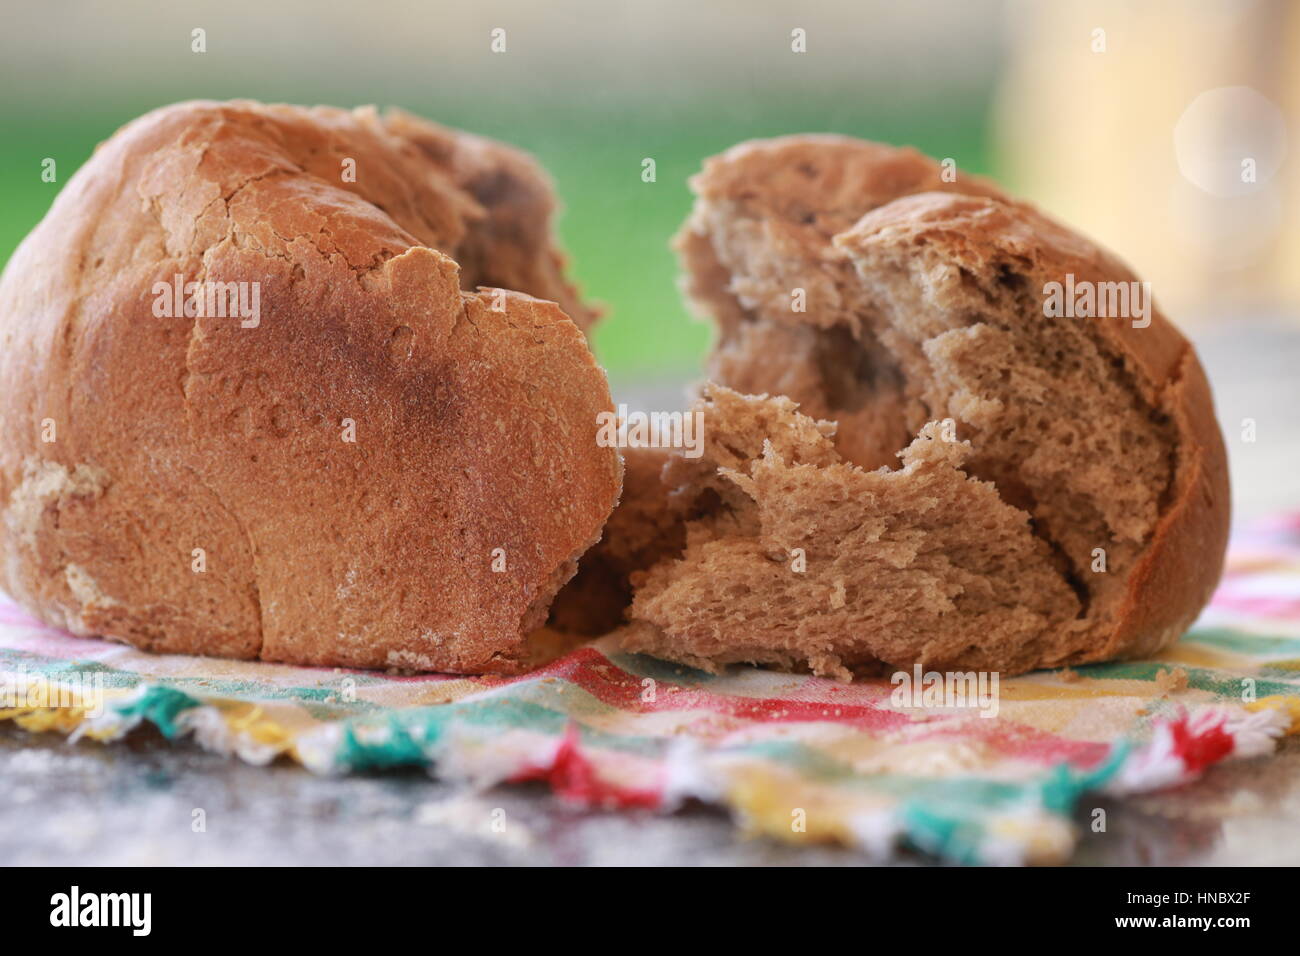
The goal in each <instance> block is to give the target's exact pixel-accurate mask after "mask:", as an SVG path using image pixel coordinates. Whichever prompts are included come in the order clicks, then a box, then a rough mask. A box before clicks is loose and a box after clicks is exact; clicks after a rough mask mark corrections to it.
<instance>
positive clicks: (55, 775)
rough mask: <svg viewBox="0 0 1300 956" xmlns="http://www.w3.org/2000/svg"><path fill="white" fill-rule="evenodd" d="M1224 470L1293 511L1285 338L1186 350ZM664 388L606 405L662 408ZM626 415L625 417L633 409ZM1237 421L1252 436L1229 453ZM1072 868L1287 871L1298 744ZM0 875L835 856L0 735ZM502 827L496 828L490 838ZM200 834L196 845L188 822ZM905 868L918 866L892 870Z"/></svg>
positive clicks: (517, 806)
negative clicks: (1200, 378) (46, 867)
mask: <svg viewBox="0 0 1300 956" xmlns="http://www.w3.org/2000/svg"><path fill="white" fill-rule="evenodd" d="M1200 346H1201V351H1202V354H1203V356H1204V358H1205V360H1206V365H1207V366H1208V369H1209V372H1210V377H1211V380H1212V381H1213V382H1214V384H1215V388H1216V396H1217V400H1218V405H1219V412H1220V418H1221V420H1222V421H1223V423H1224V427H1225V433H1226V434H1227V437H1228V445H1229V448H1230V454H1231V456H1232V463H1233V480H1234V501H1235V507H1236V511H1237V514H1238V516H1239V517H1247V518H1248V517H1251V516H1254V515H1259V514H1264V513H1269V512H1273V511H1276V510H1278V509H1281V508H1284V507H1288V506H1289V507H1295V506H1297V505H1300V493H1298V492H1297V490H1296V488H1295V484H1294V474H1295V471H1296V465H1297V464H1298V463H1300V461H1298V459H1300V455H1298V454H1297V453H1298V452H1300V423H1298V422H1297V421H1296V416H1295V409H1296V408H1300V377H1298V376H1296V375H1295V373H1294V369H1295V368H1296V367H1297V365H1298V364H1300V331H1295V330H1293V329H1289V328H1282V327H1270V326H1263V325H1253V326H1246V327H1239V328H1234V329H1232V330H1231V331H1229V332H1226V333H1223V334H1219V335H1216V336H1215V337H1213V338H1206V339H1203V340H1202V341H1201V343H1200ZM678 391H679V390H678V389H675V388H674V389H656V390H647V391H646V392H644V393H643V394H642V395H635V396H634V395H630V394H629V395H627V396H620V397H621V398H623V399H624V400H627V401H629V403H631V404H633V406H634V407H663V404H662V403H663V402H664V401H665V399H664V398H663V396H664V395H667V396H668V398H667V401H670V402H671V401H673V400H674V399H675V397H676V394H677V392H678ZM638 401H639V402H640V403H641V404H640V405H638V404H637V402H638ZM1243 418H1254V419H1255V420H1256V423H1257V432H1258V438H1257V441H1256V442H1254V443H1252V444H1246V443H1243V442H1241V441H1240V423H1241V420H1242V419H1243ZM1094 805H1096V806H1104V807H1106V808H1107V811H1108V827H1107V831H1106V832H1105V833H1103V834H1095V833H1092V832H1091V831H1090V830H1089V829H1088V828H1087V827H1086V826H1084V827H1082V828H1081V832H1082V834H1083V835H1082V838H1081V843H1080V846H1079V851H1078V853H1077V855H1076V857H1075V862H1076V863H1081V864H1098V863H1117V864H1129V865H1134V864H1189V865H1191V864H1227V865H1268V864H1300V740H1297V739H1295V738H1292V739H1289V740H1287V741H1285V742H1284V744H1283V746H1282V748H1281V750H1280V751H1279V752H1278V753H1277V754H1276V755H1274V756H1273V757H1270V758H1261V759H1257V760H1251V761H1241V762H1236V763H1230V764H1227V765H1224V766H1220V767H1217V768H1214V769H1212V770H1211V771H1210V772H1209V773H1208V774H1207V775H1206V776H1205V777H1204V778H1203V779H1202V780H1200V781H1197V782H1196V783H1194V784H1192V785H1190V786H1187V787H1184V788H1181V789H1179V790H1176V791H1171V792H1169V793H1165V794H1156V795H1149V796H1144V797H1140V798H1130V799H1128V800H1125V801H1122V802H1115V801H1110V802H1100V803H1095V804H1094V803H1093V802H1091V801H1089V804H1088V805H1087V806H1086V807H1083V808H1081V809H1080V817H1079V820H1080V822H1081V823H1086V821H1087V814H1088V812H1089V811H1091V809H1092V807H1093V806H1094ZM0 806H3V807H4V808H5V812H4V815H3V818H2V822H0V861H2V862H4V863H7V864H47V863H49V864H86V863H89V864H288V865H294V864H296V865H317V864H345V865H346V864H353V865H355V864H562V865H567V864H575V865H576V864H646V865H660V864H722V865H729V864H736V865H754V864H829V865H855V864H860V863H862V862H865V859H864V857H862V856H861V855H860V854H858V853H855V852H852V851H846V850H839V849H835V848H829V847H827V848H794V847H786V846H781V845H777V844H774V843H772V842H769V841H766V840H760V839H749V838H746V837H745V836H744V835H743V834H741V833H740V832H738V831H737V830H736V828H735V827H734V826H733V825H732V823H731V821H729V820H728V819H727V817H726V815H725V814H723V813H721V812H719V811H716V810H712V809H708V808H703V807H696V808H688V809H686V810H685V811H683V812H681V813H678V814H675V815H672V816H657V815H653V814H648V813H636V814H622V813H620V814H613V813H603V812H586V811H580V810H576V809H573V808H569V807H565V806H562V805H560V804H558V803H557V802H556V801H555V800H553V799H552V798H551V797H550V796H549V795H548V794H547V793H546V792H545V791H544V790H543V789H542V788H541V787H540V786H536V787H510V788H499V789H497V790H493V791H490V792H488V793H486V794H479V795H476V796H471V795H466V794H464V793H462V792H461V791H460V790H458V789H455V788H452V787H449V786H447V785H445V784H441V783H439V782H437V781H434V780H431V779H430V778H429V777H428V776H427V775H426V774H424V773H422V772H414V771H413V772H402V773H385V774H376V775H369V776H356V777H348V778H342V779H327V778H320V777H314V776H313V775H311V774H310V773H308V772H306V771H305V770H302V769H300V768H298V767H296V766H292V765H288V764H277V765H274V766H271V767H266V768H259V767H250V766H247V765H244V764H242V763H240V762H238V761H236V760H227V759H225V758H222V757H219V756H216V755H213V754H208V753H204V752H203V751H201V750H199V749H198V747H197V745H195V744H193V743H192V742H182V743H180V744H177V745H172V744H169V743H167V742H165V741H163V740H162V738H161V737H160V736H158V735H157V734H156V733H153V732H147V733H140V734H137V735H136V736H134V737H132V738H131V739H130V740H128V741H126V742H123V743H120V744H116V745H112V746H108V747H105V746H101V745H99V744H95V743H90V742H79V743H77V744H69V743H68V742H67V741H66V740H65V739H64V738H62V737H60V736H58V735H55V734H44V735H31V734H28V733H26V732H24V731H21V730H19V729H17V728H15V727H13V726H9V725H3V726H0ZM498 808H499V809H501V810H504V811H505V820H506V821H507V822H506V826H505V828H504V830H503V832H500V833H495V832H493V831H492V830H491V829H490V828H489V827H488V825H487V821H488V820H489V819H490V817H491V814H492V811H494V810H496V809H498ZM196 809H201V810H202V811H203V817H204V821H205V829H204V830H203V831H202V832H195V830H194V828H193V826H192V820H193V819H194V811H195V810H196ZM902 862H905V863H906V862H921V861H919V859H918V860H907V859H905V860H903V861H902Z"/></svg>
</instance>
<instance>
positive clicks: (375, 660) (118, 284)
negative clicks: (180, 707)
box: [0, 102, 622, 673]
mask: <svg viewBox="0 0 1300 956" xmlns="http://www.w3.org/2000/svg"><path fill="white" fill-rule="evenodd" d="M552 205H553V200H552V196H551V192H550V187H549V186H548V184H547V183H546V180H545V179H544V177H543V176H542V174H541V173H540V171H539V170H538V168H537V167H536V165H535V164H534V163H533V162H532V161H531V160H529V159H528V158H527V157H525V156H524V155H522V154H520V153H518V152H516V151H514V150H512V149H510V148H508V147H505V146H502V145H500V144H496V143H491V142H488V141H486V140H481V139H477V138H474V137H470V136H466V135H463V134H460V133H456V132H453V131H450V130H446V129H443V128H441V127H437V126H434V125H432V124H428V123H424V122H422V121H420V120H417V119H415V118H413V117H409V116H406V115H404V114H390V115H387V116H380V115H377V114H376V113H375V112H374V111H372V110H359V111H354V112H348V111H343V110H336V109H329V108H315V109H303V108H299V107H292V106H264V105H261V104H257V103H249V102H235V103H212V102H196V103H183V104H179V105H176V106H170V107H167V108H164V109H161V110H158V111H155V112H153V113H150V114H148V115H147V116H144V117H142V118H140V119H138V120H136V121H135V122H133V123H131V124H129V125H128V126H126V127H125V128H124V129H122V130H121V131H119V132H118V133H117V134H116V135H115V136H113V138H112V139H110V140H109V141H108V142H107V143H105V144H104V145H102V146H101V147H100V148H99V150H98V151H97V152H96V153H95V155H94V157H93V158H92V159H91V160H90V161H89V162H88V163H87V164H86V165H85V166H84V167H83V168H82V169H81V170H80V171H79V172H78V173H77V174H76V175H75V176H74V177H73V178H72V180H71V181H69V183H68V184H67V186H66V187H64V189H63V191H62V192H61V193H60V195H59V196H58V198H57V200H56V201H55V203H54V205H53V207H52V209H51V210H50V212H49V214H48V215H47V216H46V217H45V219H44V221H43V222H42V223H41V224H40V225H39V226H38V227H37V228H36V230H35V231H34V232H33V233H32V234H31V235H30V236H29V237H28V238H27V239H26V240H25V241H24V243H23V244H22V246H21V247H20V248H19V250H18V251H17V253H16V254H15V255H14V257H13V258H12V259H11V260H10V262H9V264H8V266H7V268H6V270H5V273H4V276H3V279H2V280H0V343H3V344H2V347H0V380H3V381H4V383H5V390H4V394H3V396H2V397H0V403H2V405H0V407H2V408H3V411H4V417H5V420H6V422H7V427H6V437H5V440H4V442H3V444H2V445H0V509H3V514H2V516H0V517H2V519H3V520H0V558H2V560H0V585H3V587H4V589H5V590H6V591H8V592H9V593H10V594H11V595H12V596H13V597H15V598H16V599H17V600H18V601H19V602H20V603H22V604H23V605H24V606H26V607H27V608H28V609H30V610H31V611H33V612H34V613H36V614H37V615H39V616H40V617H41V618H43V619H44V620H46V621H48V622H50V623H52V624H55V625H58V626H61V627H64V628H67V629H68V630H70V631H72V632H74V633H76V634H83V635H102V636H105V637H109V638H112V639H115V640H119V641H125V642H127V643H130V644H134V645H136V646H138V647H142V648H146V649H149V650H156V651H173V652H187V653H204V654H212V655H220V656H226V657H237V658H262V659H265V660H272V661H287V662H293V663H300V664H323V665H343V666H365V667H398V668H404V669H420V670H445V671H459V672H469V673H479V672H486V671H503V672H505V671H512V670H517V669H519V668H521V667H523V666H525V663H526V661H527V659H528V648H527V641H526V635H528V634H529V632H531V631H532V630H533V629H534V628H536V627H538V626H540V625H541V624H542V623H543V622H544V621H545V618H546V613H547V608H548V606H549V604H550V602H551V599H552V598H553V597H554V595H555V593H556V592H557V591H558V589H559V588H560V586H561V585H562V584H563V583H564V582H565V581H566V580H567V579H568V578H569V577H570V576H571V575H572V574H573V571H574V569H575V567H576V561H577V558H578V556H579V555H581V554H582V553H583V552H584V551H585V550H586V549H587V548H588V547H589V546H590V545H591V544H592V543H593V542H594V541H595V540H596V539H598V538H599V537H600V532H601V528H602V526H603V525H604V523H605V520H606V518H607V517H608V516H609V514H610V511H611V510H612V508H613V506H614V503H615V502H616V501H617V499H618V495H619V489H620V480H621V469H622V466H621V462H620V460H619V456H618V452H617V450H616V449H613V448H602V447H598V446H597V444H596V441H595V423H596V421H597V416H598V415H599V414H600V413H601V412H605V411H610V410H611V409H612V404H611V401H610V396H609V390H608V386H607V383H606V380H605V375H604V373H603V371H602V370H601V369H600V368H599V367H598V366H597V365H596V363H595V361H594V360H593V358H592V355H591V353H590V351H589V350H588V348H587V344H586V341H585V338H584V335H583V332H582V329H581V328H580V327H579V326H584V327H585V326H586V325H588V324H589V323H590V321H591V320H592V318H593V314H592V313H591V312H590V311H589V310H587V309H586V308H584V307H583V306H582V305H581V303H580V302H579V301H578V299H577V297H576V295H575V294H574V292H573V290H572V288H571V287H570V286H569V285H568V284H567V283H566V282H565V280H564V278H563V276H562V274H561V272H560V259H559V255H558V253H557V252H556V251H555V248H554V246H553V243H552V240H551V232H550V215H551V209H552ZM480 286H486V287H488V288H482V289H478V290H477V291H474V290H475V289H476V287H480ZM533 296H538V297H539V298H533ZM543 299H554V300H558V301H559V302H560V303H561V305H562V306H563V309H562V308H561V306H557V305H556V304H555V303H554V302H551V301H543ZM565 310H567V312H568V315H566V311H565ZM571 320H572V321H571ZM575 322H577V323H578V324H577V325H575Z"/></svg>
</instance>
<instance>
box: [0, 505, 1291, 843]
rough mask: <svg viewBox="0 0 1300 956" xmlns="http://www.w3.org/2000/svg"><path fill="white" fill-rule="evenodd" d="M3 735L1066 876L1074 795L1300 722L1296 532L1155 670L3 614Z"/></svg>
mask: <svg viewBox="0 0 1300 956" xmlns="http://www.w3.org/2000/svg"><path fill="white" fill-rule="evenodd" d="M0 718H5V719H10V720H13V721H15V722H16V723H17V724H18V725H20V726H21V727H23V728H26V729H27V730H30V731H60V732H63V733H66V734H69V735H71V736H73V737H78V738H80V737H86V738H90V739H93V740H99V741H104V742H108V741H113V740H117V739H119V738H121V737H123V736H124V735H125V734H127V733H129V732H130V731H131V730H132V729H133V728H136V727H139V726H140V725H141V724H146V723H147V724H152V725H153V726H155V727H156V728H157V729H158V730H159V731H161V732H162V734H163V735H165V736H166V737H167V738H168V739H171V740H181V739H183V738H187V737H192V738H193V739H194V740H196V741H197V742H198V744H199V745H200V746H203V747H205V748H208V749H211V750H216V751H220V752H223V753H228V754H233V755H237V756H238V757H240V758H242V759H244V760H247V761H249V762H252V763H256V764H265V763H268V762H270V761H272V760H275V759H277V758H285V759H291V760H295V761H298V762H299V763H301V764H303V765H304V766H305V767H307V768H308V769H310V770H312V771H315V772H317V773H322V774H341V773H349V772H354V771H362V770H371V769H376V768H386V767H396V766H403V765H420V766H426V767H428V768H430V770H431V772H432V773H435V774H436V775H437V776H439V777H442V778H445V779H455V780H461V781H464V782H465V783H466V785H467V786H474V787H488V786H493V785H497V784H504V783H510V782H516V781H526V780H541V781H545V782H546V783H548V784H549V785H550V787H551V788H552V789H553V790H554V792H555V793H556V795H557V796H558V797H559V798H560V799H564V800H567V801H572V802H576V803H579V804H583V805H587V806H591V807H594V808H603V809H606V810H610V811H617V810H621V809H627V808H643V809H650V810H655V811H662V812H671V811H672V810H674V809H675V808H677V807H680V806H682V805H683V804H684V803H686V802H689V801H692V800H695V801H703V802H706V803H710V804H716V805H721V806H724V807H726V808H728V809H729V810H730V811H731V813H732V815H733V816H734V818H735V819H736V821H737V822H738V823H739V824H740V825H742V826H744V827H746V828H748V829H749V830H751V831H753V832H758V833H762V834H767V835H769V836H771V837H775V838H778V839H782V840H786V841H793V842H799V841H835V842H840V843H844V844H847V845H850V846H853V847H857V848H859V849H860V850H862V851H864V852H865V853H867V854H870V855H871V856H872V857H873V858H876V859H883V858H887V857H888V856H890V855H892V854H894V853H896V852H898V851H899V850H900V849H902V848H904V847H907V848H911V849H913V850H919V851H921V852H923V853H927V854H933V855H935V856H937V857H940V858H942V859H945V860H950V861H956V862H963V863H1011V864H1019V863H1042V862H1060V861H1063V860H1066V859H1068V858H1069V856H1070V854H1071V852H1072V850H1073V847H1074V844H1075V842H1076V838H1077V828H1078V826H1079V822H1080V820H1082V819H1083V815H1084V811H1085V810H1086V808H1085V807H1081V806H1080V804H1079V801H1080V799H1081V798H1082V797H1083V796H1084V795H1085V794H1089V793H1109V794H1113V795H1122V794H1125V793H1135V792H1147V791H1152V790H1157V789H1162V788H1167V787H1175V786H1178V785H1180V784H1183V783H1186V782H1188V781H1190V780H1193V779H1195V778H1196V777H1198V776H1199V775H1200V774H1201V773H1203V772H1204V771H1205V770H1206V768H1207V767H1209V766H1211V765H1212V764H1215V763H1218V762H1220V761H1224V760H1234V759H1242V758H1250V757H1263V756H1264V755H1267V754H1269V753H1271V752H1272V751H1273V750H1274V749H1275V748H1276V746H1277V744H1278V740H1279V739H1280V738H1281V737H1282V736H1283V735H1284V734H1287V733H1290V732H1293V731H1297V730H1300V516H1294V517H1287V518H1282V519H1278V520H1275V521H1272V522H1269V523H1267V524H1264V525H1261V526H1257V527H1255V528H1252V529H1251V530H1250V531H1247V532H1243V533H1239V534H1237V535H1236V536H1235V537H1234V540H1233V545H1232V549H1231V552H1230V558H1229V568H1228V571H1227V574H1226V575H1225V577H1224V580H1223V583H1222V585H1221V586H1220V588H1219V591H1218V593H1217V594H1216V596H1215V599H1214V601H1213V603H1212V605H1211V607H1210V608H1208V609H1207V610H1206V612H1205V614H1204V615H1203V616H1202V618H1201V620H1200V621H1199V622H1198V624H1197V626H1196V627H1195V628H1193V629H1192V631H1191V632H1190V633H1189V634H1187V635H1186V637H1184V638H1183V640H1182V641H1181V642H1179V643H1178V644H1177V645H1175V646H1174V647H1173V648H1171V649H1170V650H1168V651H1167V652H1165V653H1164V654H1162V655H1161V656H1160V657H1159V658H1157V659H1152V660H1144V661H1127V662H1120V663H1112V664H1097V665H1092V666H1089V667H1081V668H1079V669H1077V670H1074V671H1070V670H1065V671H1040V672H1037V673H1033V674H1029V675H1025V676H1022V677H1016V678H1011V679H1006V680H1002V681H1000V682H999V683H997V684H994V683H993V681H992V680H991V679H990V675H984V677H983V678H980V677H979V676H978V675H971V677H970V679H969V680H962V679H961V675H927V674H921V673H913V674H907V675H894V676H893V677H892V678H889V679H880V680H873V681H859V682H856V683H853V684H842V683H836V682H834V681H828V680H823V679H820V678H816V677H809V676H805V675H795V674H783V673H777V672H774V671H767V670H760V669H756V668H748V667H737V668H733V669H732V670H730V671H729V672H728V673H726V674H724V675H721V676H715V675H710V674H705V673H702V672H699V671H695V670H692V669H690V668H685V667H682V666H678V665H675V664H670V663H665V662H663V661H658V660H655V659H652V658H649V657H644V656H640V655H635V654H627V653H624V652H622V651H621V650H620V648H619V646H618V641H617V637H616V636H611V637H606V638H603V639H601V640H598V641H596V642H594V643H591V644H587V645H585V646H582V647H580V648H578V649H576V650H573V651H571V652H569V653H567V654H565V655H564V656H561V657H559V658H558V659H556V660H554V661H553V662H552V663H550V664H549V665H547V666H545V667H543V668H542V669H540V670H537V671H535V672H533V673H531V674H528V675H525V676H522V677H516V678H494V677H483V678H478V677H475V678H466V677H454V676H446V675H420V676H395V675H390V674H383V673H376V672H368V671H345V670H338V669H321V668H305V667H291V666H284V665H279V664H269V663H260V662H243V661H225V660H213V659H206V658H198V657H187V656H179V655H151V654H145V653H142V652H140V651H136V650H133V649H131V648H128V647H124V646H121V645H118V644H112V643H109V642H105V641H96V640H86V639H80V638H74V637H69V636H68V635H66V634H63V633H61V632H58V631H55V630H52V629H50V628H47V627H44V626H42V625H40V624H39V623H37V622H36V621H34V620H32V619H31V618H30V617H29V616H27V615H26V614H25V613H24V612H22V611H21V610H19V609H18V608H17V607H15V606H14V605H12V604H10V603H7V602H6V603H0Z"/></svg>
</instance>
